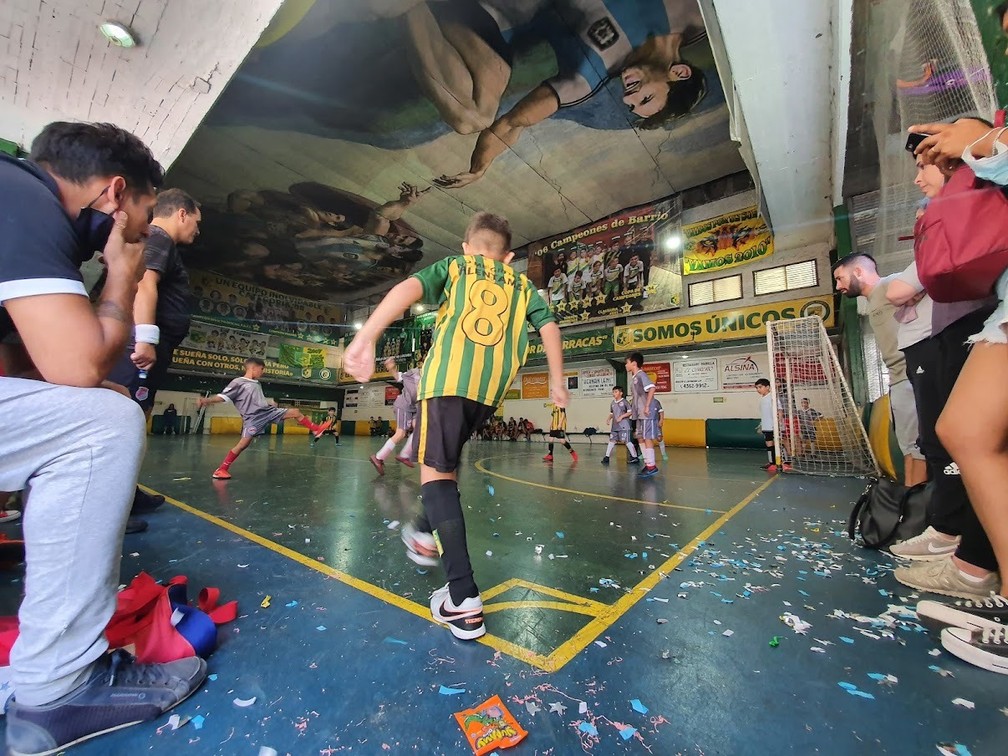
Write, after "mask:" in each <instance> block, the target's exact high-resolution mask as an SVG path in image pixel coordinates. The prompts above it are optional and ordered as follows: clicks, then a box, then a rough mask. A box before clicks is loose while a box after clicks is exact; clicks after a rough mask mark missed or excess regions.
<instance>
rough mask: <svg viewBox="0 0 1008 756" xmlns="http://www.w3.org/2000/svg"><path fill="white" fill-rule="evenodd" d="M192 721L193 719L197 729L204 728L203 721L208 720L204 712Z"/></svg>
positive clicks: (193, 724)
mask: <svg viewBox="0 0 1008 756" xmlns="http://www.w3.org/2000/svg"><path fill="white" fill-rule="evenodd" d="M190 721H192V726H193V727H195V728H196V729H197V730H202V729H203V723H204V722H206V717H204V716H203V715H202V714H197V715H196V716H194V717H193V718H192V720H190Z"/></svg>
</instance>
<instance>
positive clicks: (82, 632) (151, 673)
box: [0, 123, 206, 754]
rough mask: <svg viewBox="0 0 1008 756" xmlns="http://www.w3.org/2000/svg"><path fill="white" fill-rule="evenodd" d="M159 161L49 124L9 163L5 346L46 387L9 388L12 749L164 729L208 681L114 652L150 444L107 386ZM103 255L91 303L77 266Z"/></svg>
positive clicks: (100, 136) (187, 667)
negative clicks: (126, 550)
mask: <svg viewBox="0 0 1008 756" xmlns="http://www.w3.org/2000/svg"><path fill="white" fill-rule="evenodd" d="M162 180H163V173H162V170H161V166H160V165H158V163H157V161H156V160H155V159H154V157H153V155H151V153H150V150H148V149H147V147H146V146H144V144H143V143H142V142H140V140H139V139H137V138H136V137H135V136H133V135H132V134H129V133H127V132H125V131H123V130H122V129H119V128H117V127H115V126H112V125H111V124H86V123H52V124H49V125H48V126H46V127H45V129H43V131H42V133H41V134H40V135H39V136H38V137H37V138H36V139H35V141H34V143H33V144H32V153H31V160H30V161H29V160H25V161H19V160H16V159H13V158H8V157H5V156H0V227H2V228H3V230H4V231H3V234H0V339H2V340H4V341H6V342H7V343H8V344H9V343H10V342H11V339H12V338H13V337H16V338H18V339H19V340H20V342H21V344H20V346H21V347H23V351H24V352H25V353H26V354H27V357H29V358H30V361H31V363H33V365H34V367H33V368H32V371H31V372H30V373H28V372H26V373H25V374H26V375H31V376H32V377H33V378H34V379H26V378H21V377H14V376H15V373H14V371H12V370H11V365H12V364H13V363H10V362H9V361H8V359H7V354H9V353H10V351H11V350H7V349H5V352H4V377H0V428H2V433H0V489H4V490H26V491H28V492H29V494H28V501H27V505H26V506H25V512H24V539H25V550H26V553H27V568H26V576H25V596H24V600H23V601H22V604H21V608H20V611H19V615H18V618H19V621H20V633H21V634H20V637H19V638H18V640H17V642H16V643H15V644H14V647H13V649H12V651H11V670H12V677H13V682H14V687H15V693H14V697H13V699H12V700H11V702H10V704H9V705H8V709H7V728H6V737H7V747H8V748H9V749H10V751H12V752H15V753H19V754H39V753H54V752H56V751H57V750H60V749H61V748H62V747H64V746H67V745H70V744H73V743H77V742H81V741H83V740H87V739H89V738H91V737H95V736H96V735H99V734H101V733H104V732H108V731H111V730H114V729H118V728H120V727H124V726H126V725H129V724H133V723H135V722H141V721H145V720H149V719H153V718H155V717H157V716H159V715H160V714H161V713H162V712H164V711H166V710H168V709H170V708H171V707H172V706H174V705H175V704H177V703H178V702H179V701H181V700H183V699H184V698H186V697H187V696H188V695H190V694H191V693H192V692H193V691H194V690H196V688H197V687H198V686H199V685H200V683H201V682H202V681H203V678H204V677H205V676H206V663H205V662H204V661H202V660H201V659H198V658H193V659H186V660H183V661H178V662H173V663H171V664H155V665H140V664H135V663H133V660H132V657H130V656H129V655H128V654H125V653H124V652H121V651H118V652H115V653H113V654H108V653H107V651H108V642H107V640H106V638H105V633H104V630H105V626H106V624H107V623H108V620H109V618H110V617H111V616H112V613H113V611H114V609H115V605H116V585H117V584H118V580H119V560H120V556H121V548H122V538H123V530H124V527H125V524H126V518H127V516H128V514H129V508H130V502H131V501H132V498H133V491H134V488H135V486H136V479H137V473H138V471H139V467H140V460H141V458H142V456H143V449H144V422H143V413H142V412H141V411H140V408H139V407H137V406H136V404H134V403H133V402H131V401H129V400H128V399H127V398H126V397H125V396H122V395H121V394H119V393H117V392H115V391H110V390H108V389H105V388H100V386H101V385H102V383H103V381H104V378H105V376H106V375H108V373H109V371H110V370H111V368H112V365H113V364H114V363H115V361H116V360H117V359H118V358H119V356H120V355H121V354H122V351H123V349H124V347H125V345H126V341H127V339H128V338H129V336H130V334H131V331H132V328H133V300H134V297H135V296H136V291H137V282H138V281H139V279H140V277H141V274H142V269H143V268H142V262H143V261H142V257H141V254H140V247H139V245H138V244H136V243H137V242H139V241H141V240H142V239H143V238H144V237H146V235H147V232H148V231H147V229H148V220H149V213H150V212H151V210H152V209H153V207H154V204H155V201H156V198H155V190H156V189H157V187H158V186H160V184H161V182H162ZM96 251H101V252H102V253H103V255H104V259H105V264H106V267H107V271H108V274H107V281H106V284H105V288H104V290H103V291H102V294H101V296H100V298H99V301H98V302H97V303H96V304H95V305H94V306H92V304H91V302H90V301H89V299H88V296H87V292H86V291H85V289H84V283H83V279H82V277H81V274H80V271H79V267H80V265H81V263H82V262H83V261H84V260H86V259H88V258H90V257H91V256H92V255H93V253H94V252H96Z"/></svg>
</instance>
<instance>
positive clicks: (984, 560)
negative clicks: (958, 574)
mask: <svg viewBox="0 0 1008 756" xmlns="http://www.w3.org/2000/svg"><path fill="white" fill-rule="evenodd" d="M990 313H991V310H990V309H983V310H978V311H976V312H972V313H970V314H969V315H967V316H965V317H963V318H960V319H959V320H957V321H956V322H955V323H953V324H952V325H950V326H948V327H947V328H946V329H945V330H944V331H942V332H941V333H939V334H938V335H937V336H932V337H931V338H928V339H924V341H920V342H918V343H916V344H914V345H913V346H911V347H908V348H907V349H904V350H903V354H904V355H905V356H906V363H907V377H908V378H909V379H910V383H911V384H912V385H913V389H914V398H915V399H916V403H917V419H918V422H919V424H920V438H919V441H918V443H919V446H920V450H921V452H922V453H923V454H924V458H925V460H926V461H927V466H928V473H929V474H930V477H931V479H932V480H933V481H934V493H933V495H932V496H931V505H930V511H929V512H928V524H929V525H931V526H932V527H934V528H935V529H936V530H940V531H941V532H942V533H946V534H948V535H958V536H962V542H961V543H960V545H959V548H958V550H957V551H956V556H958V557H959V558H960V559H963V560H964V561H966V562H969V563H970V564H973V565H976V566H977V567H982V568H984V569H986V570H997V567H998V565H997V559H995V557H994V550H993V549H992V548H991V544H990V540H988V538H987V534H986V533H985V532H984V529H983V527H982V526H981V525H980V521H979V520H978V519H977V516H976V513H975V512H974V511H973V505H972V504H970V500H969V496H967V494H966V487H965V486H964V485H963V482H962V478H961V477H960V475H959V468H958V466H957V465H956V464H955V462H953V461H952V457H950V456H949V453H948V452H947V451H946V450H945V447H944V446H942V443H941V441H939V440H938V434H937V433H936V432H935V425H936V424H937V422H938V417H939V416H940V415H941V413H942V410H944V409H945V404H946V402H948V399H949V396H950V395H951V394H952V388H953V387H954V386H955V382H956V379H958V378H959V373H960V372H961V371H962V368H963V365H965V364H966V358H967V357H968V356H969V348H968V346H967V344H966V339H968V338H969V337H970V336H972V335H973V334H975V333H976V332H977V331H979V330H980V329H981V327H982V326H983V322H984V321H985V320H986V319H987V317H988V316H989V315H990ZM980 400H981V398H980V397H978V401H980Z"/></svg>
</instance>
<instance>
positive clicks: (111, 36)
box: [98, 21, 137, 47]
mask: <svg viewBox="0 0 1008 756" xmlns="http://www.w3.org/2000/svg"><path fill="white" fill-rule="evenodd" d="M98 31H100V32H101V33H102V36H103V37H105V39H107V40H108V41H109V42H111V43H112V44H113V45H115V46H116V47H136V44H137V39H136V37H135V36H134V35H133V32H132V31H130V28H129V27H128V26H126V25H125V24H120V23H119V22H118V21H105V22H103V23H101V24H100V25H99V26H98Z"/></svg>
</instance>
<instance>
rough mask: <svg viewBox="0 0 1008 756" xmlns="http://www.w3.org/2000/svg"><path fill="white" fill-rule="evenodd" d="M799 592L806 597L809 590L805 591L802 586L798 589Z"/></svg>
mask: <svg viewBox="0 0 1008 756" xmlns="http://www.w3.org/2000/svg"><path fill="white" fill-rule="evenodd" d="M798 593H800V594H801V595H802V596H804V597H805V598H808V593H807V592H805V591H803V590H801V589H800V588H799V589H798Z"/></svg>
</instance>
